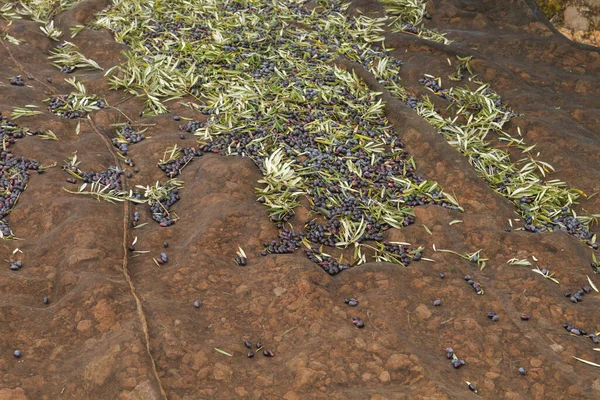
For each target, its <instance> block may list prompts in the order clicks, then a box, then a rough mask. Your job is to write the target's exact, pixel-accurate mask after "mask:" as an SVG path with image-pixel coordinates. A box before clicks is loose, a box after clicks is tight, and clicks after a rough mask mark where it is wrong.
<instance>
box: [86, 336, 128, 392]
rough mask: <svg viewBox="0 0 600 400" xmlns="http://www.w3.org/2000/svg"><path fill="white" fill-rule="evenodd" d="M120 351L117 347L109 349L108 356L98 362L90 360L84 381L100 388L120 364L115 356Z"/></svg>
mask: <svg viewBox="0 0 600 400" xmlns="http://www.w3.org/2000/svg"><path fill="white" fill-rule="evenodd" d="M120 351H121V347H120V346H119V345H115V346H113V347H111V348H110V350H109V351H108V354H105V356H104V357H101V358H100V359H98V360H92V361H91V362H90V363H89V364H88V365H87V366H86V367H85V371H84V377H85V380H86V381H91V382H92V383H93V384H94V385H96V386H102V385H103V384H104V383H105V382H106V380H107V379H108V377H109V376H110V375H111V374H112V372H113V370H115V369H116V368H115V367H116V365H117V364H118V363H119V362H120V361H119V358H118V357H117V354H118V353H119V352H120Z"/></svg>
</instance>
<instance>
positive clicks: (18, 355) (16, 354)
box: [13, 350, 21, 358]
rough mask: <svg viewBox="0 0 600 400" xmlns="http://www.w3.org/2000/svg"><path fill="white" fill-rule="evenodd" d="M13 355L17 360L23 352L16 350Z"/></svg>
mask: <svg viewBox="0 0 600 400" xmlns="http://www.w3.org/2000/svg"><path fill="white" fill-rule="evenodd" d="M13 355H14V356H15V357H16V358H19V357H21V350H15V352H14V353H13Z"/></svg>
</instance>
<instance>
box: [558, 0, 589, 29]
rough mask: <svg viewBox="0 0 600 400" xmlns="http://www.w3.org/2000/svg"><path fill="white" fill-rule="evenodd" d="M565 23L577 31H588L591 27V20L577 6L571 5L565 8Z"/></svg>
mask: <svg viewBox="0 0 600 400" xmlns="http://www.w3.org/2000/svg"><path fill="white" fill-rule="evenodd" d="M564 24H565V26H566V27H567V28H571V29H573V30H576V31H587V30H588V29H589V28H590V21H588V19H587V18H586V17H585V16H584V15H583V14H582V13H581V12H580V11H579V9H578V8H577V7H576V6H569V7H567V8H566V9H565V13H564Z"/></svg>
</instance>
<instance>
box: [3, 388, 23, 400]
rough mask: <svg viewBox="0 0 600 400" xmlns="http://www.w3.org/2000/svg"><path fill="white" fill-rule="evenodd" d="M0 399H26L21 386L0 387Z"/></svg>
mask: <svg viewBox="0 0 600 400" xmlns="http://www.w3.org/2000/svg"><path fill="white" fill-rule="evenodd" d="M0 399H2V400H27V396H25V392H24V391H23V389H21V388H16V389H1V390H0Z"/></svg>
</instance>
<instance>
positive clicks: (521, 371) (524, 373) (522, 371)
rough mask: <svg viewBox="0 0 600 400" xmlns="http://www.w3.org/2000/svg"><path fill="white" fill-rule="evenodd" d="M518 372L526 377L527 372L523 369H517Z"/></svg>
mask: <svg viewBox="0 0 600 400" xmlns="http://www.w3.org/2000/svg"><path fill="white" fill-rule="evenodd" d="M518 371H519V373H520V374H521V375H527V370H526V369H525V368H523V367H521V368H519V369H518Z"/></svg>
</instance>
